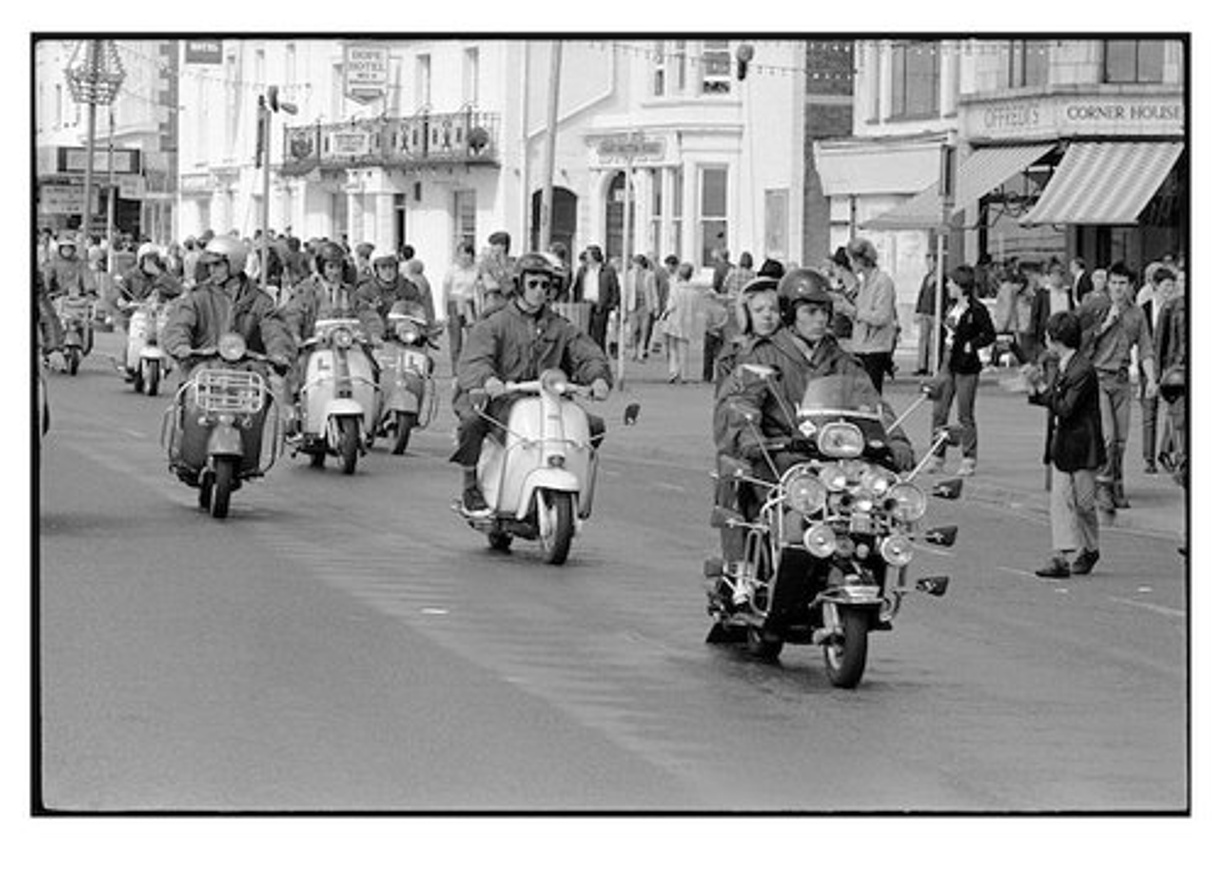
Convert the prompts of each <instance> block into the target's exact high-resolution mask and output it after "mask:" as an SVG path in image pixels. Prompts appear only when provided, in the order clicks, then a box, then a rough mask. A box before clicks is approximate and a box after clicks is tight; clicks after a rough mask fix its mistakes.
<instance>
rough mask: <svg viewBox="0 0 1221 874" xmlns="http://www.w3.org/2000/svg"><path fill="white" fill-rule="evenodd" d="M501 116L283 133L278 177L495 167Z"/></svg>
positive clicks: (423, 116) (438, 117) (425, 118)
mask: <svg viewBox="0 0 1221 874" xmlns="http://www.w3.org/2000/svg"><path fill="white" fill-rule="evenodd" d="M499 134H500V116H499V115H498V114H496V113H491V112H476V111H474V110H466V111H463V112H449V113H438V114H428V113H420V114H418V115H413V116H411V117H410V118H375V119H361V120H359V121H353V122H341V123H339V124H315V125H306V126H304V127H286V128H285V129H284V163H283V165H282V167H281V172H282V173H284V174H286V175H302V174H304V173H308V172H310V171H311V170H314V169H324V170H328V169H329V170H338V169H346V168H349V167H387V168H393V167H398V168H410V167H427V166H439V165H452V164H465V165H472V164H487V165H491V166H495V165H497V164H499V163H500V157H499V149H498V145H499Z"/></svg>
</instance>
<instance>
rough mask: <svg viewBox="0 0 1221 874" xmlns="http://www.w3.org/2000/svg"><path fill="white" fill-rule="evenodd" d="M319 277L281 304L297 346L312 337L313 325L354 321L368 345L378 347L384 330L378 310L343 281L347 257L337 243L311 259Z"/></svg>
mask: <svg viewBox="0 0 1221 874" xmlns="http://www.w3.org/2000/svg"><path fill="white" fill-rule="evenodd" d="M314 261H315V264H316V265H317V267H318V274H317V275H316V276H313V277H311V278H310V279H307V280H305V281H304V282H302V283H300V284H299V285H298V286H297V287H296V288H295V289H293V295H292V298H290V299H289V301H288V303H286V304H285V305H284V321H285V322H286V323H287V324H288V328H289V330H290V331H291V332H292V335H293V339H295V340H296V341H297V342H298V343H301V342H303V341H305V340H308V339H309V338H310V337H312V336H314V322H316V321H317V320H318V319H326V318H340V317H347V318H357V319H360V323H361V327H362V328H363V330H364V332H365V336H366V337H367V338H368V339H369V342H372V343H374V344H375V345H380V344H381V340H382V336H383V333H384V328H383V326H382V319H381V316H380V315H378V312H377V307H376V306H375V304H374V302H373V301H372V300H371V299H369V298H368V297H366V296H364V295H361V294H358V293H357V290H356V289H355V288H353V287H352V285H351V283H348V282H345V281H344V272H345V269H346V266H347V256H346V254H345V253H344V251H343V247H342V246H340V245H339V244H338V243H332V242H329V241H328V242H326V243H323V244H322V245H321V246H319V247H318V252H317V254H316V255H315V256H314Z"/></svg>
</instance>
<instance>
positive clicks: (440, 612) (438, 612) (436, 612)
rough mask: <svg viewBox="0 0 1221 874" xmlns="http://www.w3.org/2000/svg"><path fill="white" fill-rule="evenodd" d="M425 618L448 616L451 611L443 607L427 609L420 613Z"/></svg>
mask: <svg viewBox="0 0 1221 874" xmlns="http://www.w3.org/2000/svg"><path fill="white" fill-rule="evenodd" d="M420 612H421V613H423V614H424V615H425V616H448V615H449V611H448V610H445V609H443V608H441V607H425V608H424V609H423V610H421V611H420Z"/></svg>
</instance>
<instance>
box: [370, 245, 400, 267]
mask: <svg viewBox="0 0 1221 874" xmlns="http://www.w3.org/2000/svg"><path fill="white" fill-rule="evenodd" d="M383 261H389V262H391V263H392V264H394V266H395V267H396V268H397V267H398V266H399V256H398V255H397V254H396V253H395V251H394V250H393V249H387V248H382V247H379V248H377V249H374V250H373V254H372V255H370V256H369V266H371V267H374V268H376V267H377V265H378V264H380V263H381V262H383Z"/></svg>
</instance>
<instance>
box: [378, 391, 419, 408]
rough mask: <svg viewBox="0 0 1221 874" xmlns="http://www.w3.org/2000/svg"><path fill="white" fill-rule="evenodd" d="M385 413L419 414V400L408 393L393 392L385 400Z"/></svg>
mask: <svg viewBox="0 0 1221 874" xmlns="http://www.w3.org/2000/svg"><path fill="white" fill-rule="evenodd" d="M385 412H390V413H417V414H418V413H419V412H420V399H419V398H418V397H416V396H415V395H413V394H412V393H411V392H409V391H402V390H395V391H393V392H391V394H390V397H389V398H387V399H386V408H385Z"/></svg>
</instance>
